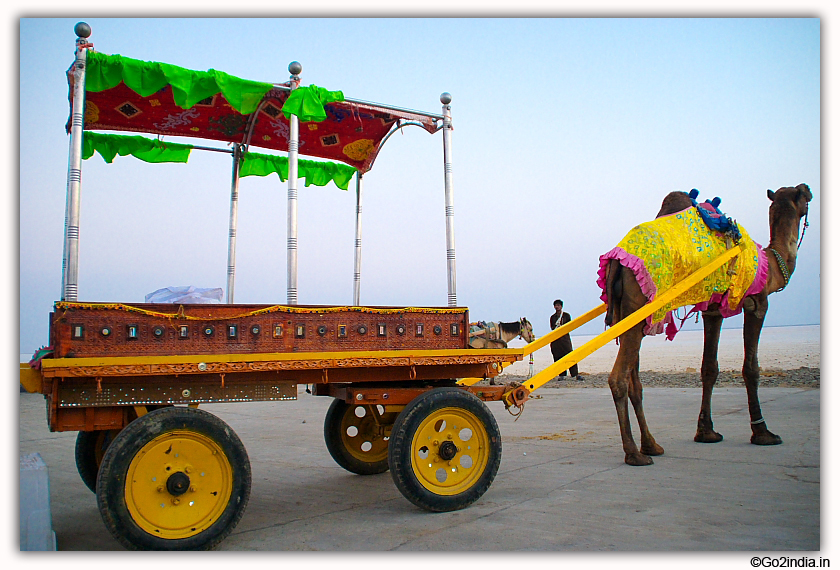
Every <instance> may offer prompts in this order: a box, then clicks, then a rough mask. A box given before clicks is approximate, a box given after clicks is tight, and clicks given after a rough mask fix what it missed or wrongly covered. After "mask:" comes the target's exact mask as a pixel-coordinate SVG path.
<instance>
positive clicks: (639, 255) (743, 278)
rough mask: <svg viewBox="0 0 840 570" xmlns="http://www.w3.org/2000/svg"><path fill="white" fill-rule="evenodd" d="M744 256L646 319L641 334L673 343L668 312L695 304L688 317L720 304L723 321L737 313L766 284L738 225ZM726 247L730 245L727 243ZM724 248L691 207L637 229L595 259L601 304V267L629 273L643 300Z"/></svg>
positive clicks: (754, 249)
mask: <svg viewBox="0 0 840 570" xmlns="http://www.w3.org/2000/svg"><path fill="white" fill-rule="evenodd" d="M738 229H739V231H740V232H741V241H742V242H743V243H744V244H745V245H746V248H745V249H744V251H743V252H742V253H741V254H740V255H738V257H736V258H735V260H734V262H731V263H727V264H726V265H724V266H723V267H720V268H719V269H717V270H716V271H715V272H714V273H712V275H710V276H709V277H707V278H706V279H704V280H703V281H701V282H700V283H698V284H697V285H695V286H694V287H692V288H691V289H689V290H688V291H686V292H685V293H683V294H682V295H680V296H679V297H677V298H676V299H675V300H674V301H673V302H672V303H670V304H669V305H666V306H665V307H663V308H661V309H659V310H658V311H656V312H655V313H654V314H653V315H651V316H650V317H648V320H647V326H646V327H645V334H650V335H654V334H659V333H661V332H663V331H665V332H666V333H667V336H668V339H669V340H670V339H673V338H674V335H676V334H677V331H679V327H678V326H677V324H676V323H675V320H674V316H673V309H678V308H679V307H685V306H689V305H694V307H693V309H692V310H691V311H690V312H696V311H703V310H705V309H706V308H707V307H708V306H709V304H711V303H720V311H721V314H722V315H723V316H724V317H731V316H733V315H737V314H738V313H740V312H741V308H742V306H743V302H744V298H745V297H746V296H748V295H753V294H755V293H758V292H760V291H761V290H762V289H763V288H764V284H765V283H766V281H767V257H766V256H765V255H764V251H763V249H762V247H761V246H760V245H759V244H758V243H756V242H755V241H753V240H752V239H751V238H750V236H749V235H748V234H747V232H746V231H745V230H744V228H743V227H741V225H740V224H739V225H738ZM730 245H731V244H730ZM726 249H727V244H726V240H725V239H724V237H723V235H722V234H720V233H718V232H715V231H712V230H711V229H710V228H709V226H707V225H706V223H705V222H704V221H703V219H702V218H701V217H700V214H698V212H697V208H695V207H694V206H692V207H690V208H687V209H685V210H682V211H681V212H677V213H675V214H671V215H669V216H663V217H661V218H656V219H655V220H653V221H650V222H645V223H643V224H639V225H638V226H636V227H635V228H633V229H632V230H630V232H629V233H628V234H627V235H626V236H624V239H622V240H621V241H620V242H619V244H618V245H617V246H616V247H614V248H613V249H612V250H610V251H609V252H607V253H605V254H604V255H602V256H601V258H600V267H599V270H598V285H599V286H600V287H601V291H602V294H601V299H602V300H603V301H604V302H606V301H607V294H606V291H605V283H606V278H605V276H606V268H607V265H608V264H609V262H610V260H611V259H616V260H618V261H619V263H621V265H623V266H624V267H627V268H629V269H631V270H632V271H633V273H634V275H635V276H636V281H637V282H638V283H639V286H640V287H641V289H642V292H643V293H644V294H645V296H646V297H647V299H648V301H652V300H653V299H655V298H656V296H657V294H658V293H659V292H664V291H667V290H668V289H670V288H671V287H672V286H674V285H676V284H677V283H679V282H680V281H682V280H683V279H685V278H686V277H688V276H689V275H690V274H691V273H693V272H694V271H696V270H697V269H699V268H700V267H703V266H704V265H706V264H708V263H709V262H711V261H712V260H714V259H715V258H717V257H719V256H720V255H721V254H722V253H724V252H725V251H726Z"/></svg>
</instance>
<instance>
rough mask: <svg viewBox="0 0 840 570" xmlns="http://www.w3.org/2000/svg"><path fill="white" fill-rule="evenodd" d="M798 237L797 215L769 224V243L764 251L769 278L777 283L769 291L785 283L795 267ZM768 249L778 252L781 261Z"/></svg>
mask: <svg viewBox="0 0 840 570" xmlns="http://www.w3.org/2000/svg"><path fill="white" fill-rule="evenodd" d="M798 239H799V217H798V216H785V218H784V219H780V220H777V221H776V223H774V224H773V225H771V226H770V245H768V246H767V247H766V248H765V253H766V254H767V258H768V260H767V263H768V271H769V273H770V275H769V280H770V281H773V282H774V284H775V285H777V286H776V287H773V288H771V291H775V290H777V289H778V288H781V287H784V286H785V285H787V281H788V280H789V279H790V276H791V275H792V274H793V270H794V269H795V268H796V254H797V253H798V249H797V247H796V242H797V240H798ZM770 249H774V250H776V251H777V252H778V253H779V257H781V260H782V261H781V262H780V261H779V260H778V259H777V258H776V255H775V254H774V253H773V252H772V251H769V250H770ZM785 277H787V279H786V278H785Z"/></svg>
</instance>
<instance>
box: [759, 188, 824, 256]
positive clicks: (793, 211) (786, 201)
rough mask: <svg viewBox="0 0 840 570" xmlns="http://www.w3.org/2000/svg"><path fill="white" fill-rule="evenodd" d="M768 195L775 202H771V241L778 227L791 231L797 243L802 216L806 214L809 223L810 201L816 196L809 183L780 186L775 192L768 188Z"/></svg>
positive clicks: (806, 222) (806, 223)
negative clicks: (793, 186) (794, 186)
mask: <svg viewBox="0 0 840 570" xmlns="http://www.w3.org/2000/svg"><path fill="white" fill-rule="evenodd" d="M767 197H768V198H770V201H771V202H773V203H772V204H770V241H771V242H772V241H774V237H775V234H776V230H777V229H778V230H780V231H783V232H785V233H786V232H790V234H791V235H790V238H792V241H793V244H794V245H795V244H796V239H797V238H798V237H799V220H801V219H802V216H805V225H806V226H807V225H808V202H810V201H811V199H812V198H813V197H814V196H813V195H812V194H811V189H810V188H808V185H807V184H800V185H799V186H797V187H796V188H790V187H785V188H779V189H778V190H776V191H775V192H773V191H772V190H768V191H767ZM790 238H789V239H790Z"/></svg>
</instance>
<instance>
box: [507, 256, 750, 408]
mask: <svg viewBox="0 0 840 570" xmlns="http://www.w3.org/2000/svg"><path fill="white" fill-rule="evenodd" d="M743 249H744V246H743V245H742V244H739V245H736V246H735V247H732V248H730V249H728V250H726V252H724V253H723V254H721V255H720V257H718V258H717V259H715V260H714V261H712V262H711V263H709V264H708V265H704V266H703V267H701V268H700V269H698V270H697V271H695V272H694V273H692V274H691V275H689V276H688V277H686V278H685V279H683V280H682V281H680V282H679V283H677V284H676V285H674V286H673V287H671V288H670V289H668V290H667V291H665V292H664V293H662V294H661V295H659V296H658V297H657V298H656V299H654V300H653V301H651V302H650V303H647V304H646V305H644V306H643V307H641V308H640V309H638V310H637V311H636V312H634V313H633V314H632V315H630V316H629V317H626V318H625V319H622V320H621V321H620V322H618V323H616V324H615V325H613V326H612V327H610V328H609V329H608V330H606V331H604V332H602V333H601V334H599V335H598V336H596V337H595V338H593V339H592V340H590V341H589V342H587V343H586V344H584V345H583V346H581V347H579V348H577V349H575V350H573V351H572V352H570V353H569V354H567V355H566V356H564V357H563V358H561V359H560V360H558V361H557V362H555V363H554V364H552V365H550V366H548V367H547V368H546V369H545V370H543V371H541V372H539V373H537V374H536V375H535V376H533V377H532V378H531V379H530V380H529V381H528V382H526V383H525V384H524V385H523V387H524V388H527V390H528V391H529V392H533V391H534V390H536V389H537V388H540V387H541V386H543V385H545V384H547V383H548V382H549V381H550V380H551V379H552V378H554V377H555V376H557V373H558V372H560V371H562V370H567V369H568V368H570V367H572V366H573V365H575V364H577V363H578V362H580V361H581V360H583V359H584V358H586V357H587V356H589V355H590V354H592V353H593V352H595V351H596V350H598V349H599V348H601V347H602V346H604V345H605V344H607V343H608V342H610V341H611V340H614V339H616V338H618V337H619V336H621V335H622V334H624V333H625V332H627V331H628V330H630V329H631V328H633V327H634V326H636V325H637V324H639V323H640V322H642V321H643V320H644V319H646V318H647V317H649V316H650V315H652V314H653V313H655V312H656V311H658V310H659V309H660V308H662V307H664V306H665V305H667V304H668V303H670V302H671V301H673V300H674V299H676V298H677V297H679V296H680V295H682V294H683V293H685V292H686V291H688V290H689V289H690V288H691V287H694V285H696V284H697V283H699V282H700V281H702V280H703V279H705V278H706V277H708V276H709V275H711V274H712V273H714V272H715V271H716V270H717V269H718V268H719V267H721V266H722V265H723V264H724V263H726V262H727V261H729V260H730V259H732V258H734V257H735V256H736V255H738V254H739V253H741V251H743ZM600 308H601V307H596V308H595V309H593V310H592V311H590V313H591V312H594V311H597V310H599V309H600ZM588 314H589V313H587V315H588ZM584 316H585V315H584ZM581 318H582V317H581ZM572 323H574V321H571V322H569V323H566V324H565V325H564V327H567V326H569V325H571V324H572ZM562 328H563V327H561V328H560V329H556V330H555V331H554V332H555V333H558V335H559V334H565V333H563V332H562ZM552 335H553V333H551V334H548V335H546V336H544V337H542V338H541V339H539V340H537V341H534V342H533V343H531V344H530V345H528V346H526V347H525V348H526V349H527V348H528V347H530V346H531V345H535V344H537V343H541V342H542V341H543V340H545V339H547V338H548V337H551V336H552ZM552 340H553V339H552ZM548 342H551V340H549V341H548ZM542 346H545V344H543V345H542ZM537 348H539V347H537ZM514 391H515V390H511V391H510V392H507V393H506V394H505V395H504V400H505V402H506V403H507V404H508V405H513V404H514V401H513V397H512V395H513V393H514Z"/></svg>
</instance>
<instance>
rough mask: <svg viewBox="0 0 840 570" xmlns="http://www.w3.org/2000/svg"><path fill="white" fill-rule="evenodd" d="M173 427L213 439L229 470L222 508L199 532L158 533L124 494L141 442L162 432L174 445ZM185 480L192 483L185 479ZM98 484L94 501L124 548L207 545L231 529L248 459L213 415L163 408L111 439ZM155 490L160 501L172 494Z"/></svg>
mask: <svg viewBox="0 0 840 570" xmlns="http://www.w3.org/2000/svg"><path fill="white" fill-rule="evenodd" d="M172 432H180V433H184V432H187V433H188V434H195V436H196V437H201V438H204V439H206V440H209V441H212V443H214V444H215V445H217V446H218V447H219V448H220V449H221V452H222V453H223V454H224V458H225V459H226V461H227V464H228V465H229V467H230V470H231V473H230V474H231V490H230V494H229V496H228V497H226V498H224V499H225V500H226V501H227V502H226V503H225V506H224V510H222V511H221V512H220V513H219V514H218V517H217V518H216V519H215V521H213V522H212V523H211V524H209V526H208V527H207V528H205V529H204V530H203V531H200V532H199V533H198V534H194V535H192V536H188V537H186V538H178V539H172V538H164V537H162V536H156V535H154V534H152V533H151V532H149V531H147V530H145V529H143V528H142V527H141V526H140V525H138V523H137V522H136V521H135V520H134V518H133V516H132V514H131V512H130V510H129V506H128V504H127V502H126V494H128V493H133V491H134V488H133V487H130V485H132V484H133V483H134V482H131V481H128V474H129V467H130V466H131V463H132V461H133V460H134V458H135V457H137V456H138V454H139V453H141V451H142V450H143V448H144V446H146V445H147V444H149V443H152V442H153V441H154V440H156V439H158V438H159V437H161V436H165V435H166V434H172V436H171V437H172V438H173V440H172V441H173V442H174V444H175V445H178V443H179V440H178V439H177V437H178V435H177V434H173V433H172ZM185 437H186V436H182V438H185ZM170 449H172V445H170ZM187 472H189V470H187ZM193 473H195V472H193ZM193 477H196V475H195V474H194V475H193ZM196 480H197V479H196ZM162 482H163V481H161V483H162ZM187 483H188V484H190V482H189V480H188V482H187ZM155 484H157V483H155ZM96 488H97V492H96V498H97V504H98V506H99V512H100V514H101V515H102V520H103V522H104V523H105V526H106V528H107V529H108V530H109V531H110V532H111V534H112V535H113V536H114V538H116V539H117V540H118V541H119V542H120V544H122V545H123V546H125V547H126V548H127V549H130V550H209V549H211V548H213V547H214V546H216V545H217V544H218V543H219V542H221V541H222V540H223V539H224V538H225V537H226V536H227V535H228V534H230V532H231V531H232V530H233V528H234V527H235V526H236V524H237V523H238V522H239V520H240V519H241V518H242V514H243V513H244V512H245V507H246V505H247V504H248V498H249V496H250V492H251V463H250V460H249V459H248V453H247V452H246V451H245V447H244V446H243V445H242V442H241V441H240V439H239V437H238V436H237V435H236V433H234V431H233V430H232V429H231V428H230V427H229V426H228V425H227V424H226V423H225V422H223V421H222V420H220V419H219V418H217V417H216V416H214V415H212V414H210V413H208V412H205V411H204V410H199V409H195V408H185V407H166V408H160V409H158V410H154V411H152V412H149V413H148V414H146V415H144V416H142V417H140V418H138V419H136V420H134V421H132V422H131V423H129V424H128V426H126V427H125V428H124V429H123V430H122V431H121V432H120V433H119V434H118V435H117V437H115V438H114V441H113V442H112V443H111V445H110V446H109V447H108V450H107V451H106V452H105V456H104V457H103V459H102V465H101V466H100V468H99V475H98V478H97V485H96ZM137 489H140V486H139V483H138V487H137ZM167 489H168V483H167ZM190 490H191V491H192V489H190ZM158 492H161V493H162V494H161V497H162V498H163V499H164V500H167V499H168V500H172V499H173V497H175V495H169V494H168V493H169V491H168V490H164V491H158ZM210 494H213V495H215V493H212V492H211V493H210ZM192 530H195V529H192Z"/></svg>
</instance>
